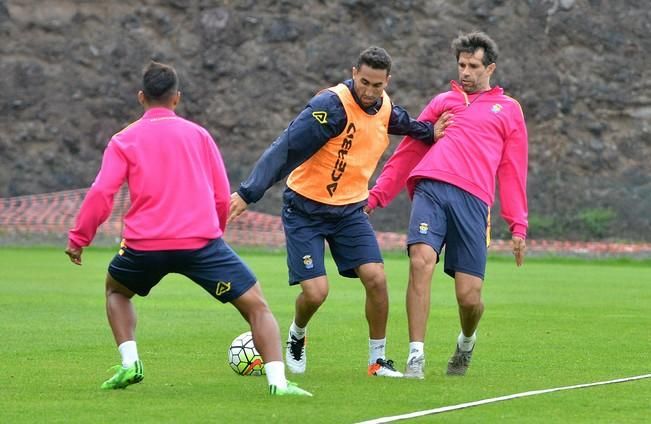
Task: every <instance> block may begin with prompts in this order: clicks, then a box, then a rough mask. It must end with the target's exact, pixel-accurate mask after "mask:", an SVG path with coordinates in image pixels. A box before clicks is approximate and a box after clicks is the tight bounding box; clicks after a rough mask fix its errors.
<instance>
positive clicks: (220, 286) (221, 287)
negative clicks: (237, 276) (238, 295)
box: [215, 281, 231, 296]
mask: <svg viewBox="0 0 651 424" xmlns="http://www.w3.org/2000/svg"><path fill="white" fill-rule="evenodd" d="M230 289H231V283H230V281H218V282H217V288H216V289H215V293H216V294H217V296H221V295H222V294H224V293H226V292H227V291H229V290H230Z"/></svg>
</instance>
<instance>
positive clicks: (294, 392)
mask: <svg viewBox="0 0 651 424" xmlns="http://www.w3.org/2000/svg"><path fill="white" fill-rule="evenodd" d="M269 394H270V395H272V396H310V397H311V396H312V393H310V392H308V391H307V390H303V389H301V388H300V387H298V385H297V384H296V383H292V382H291V381H288V382H287V388H286V389H281V388H280V387H277V386H275V385H273V384H271V385H269Z"/></svg>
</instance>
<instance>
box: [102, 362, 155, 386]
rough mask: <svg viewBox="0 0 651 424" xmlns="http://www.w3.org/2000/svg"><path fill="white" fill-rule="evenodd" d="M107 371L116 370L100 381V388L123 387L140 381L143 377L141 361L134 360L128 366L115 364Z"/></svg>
mask: <svg viewBox="0 0 651 424" xmlns="http://www.w3.org/2000/svg"><path fill="white" fill-rule="evenodd" d="M109 371H116V373H115V375H114V376H113V377H111V378H109V379H108V380H106V381H105V382H104V383H102V389H106V390H112V389H124V388H126V387H127V386H129V385H131V384H136V383H140V382H141V381H142V379H143V378H145V376H144V374H143V368H142V361H136V362H134V363H133V365H131V366H130V367H123V366H122V365H115V366H113V367H111V368H109Z"/></svg>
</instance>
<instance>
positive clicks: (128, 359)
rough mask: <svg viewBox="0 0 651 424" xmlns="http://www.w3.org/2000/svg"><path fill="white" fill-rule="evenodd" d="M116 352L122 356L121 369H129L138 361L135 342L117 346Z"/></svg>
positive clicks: (129, 341) (130, 341) (131, 341)
mask: <svg viewBox="0 0 651 424" xmlns="http://www.w3.org/2000/svg"><path fill="white" fill-rule="evenodd" d="M118 350H119V351H120V355H121V356H122V366H123V367H130V366H131V365H133V363H134V362H136V361H137V360H138V359H140V358H139V357H138V348H137V347H136V341H135V340H128V341H126V342H124V343H122V344H120V346H118Z"/></svg>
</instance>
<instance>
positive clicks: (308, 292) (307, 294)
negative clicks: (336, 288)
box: [303, 285, 328, 306]
mask: <svg viewBox="0 0 651 424" xmlns="http://www.w3.org/2000/svg"><path fill="white" fill-rule="evenodd" d="M327 298H328V287H327V286H325V287H324V286H321V285H315V286H314V287H310V288H307V289H306V288H303V300H304V301H305V302H307V303H309V304H311V305H314V306H319V305H321V304H322V303H323V302H325V300H326V299H327Z"/></svg>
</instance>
